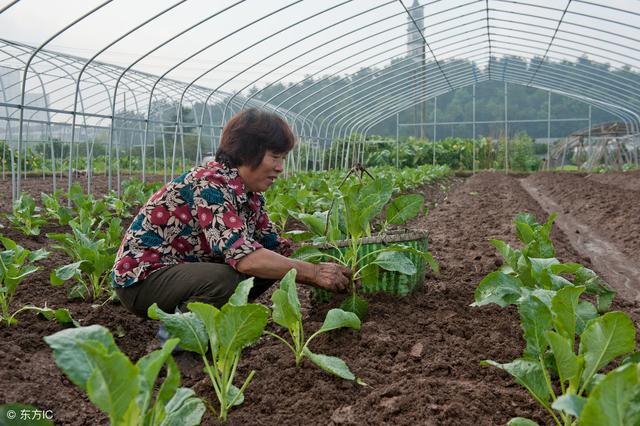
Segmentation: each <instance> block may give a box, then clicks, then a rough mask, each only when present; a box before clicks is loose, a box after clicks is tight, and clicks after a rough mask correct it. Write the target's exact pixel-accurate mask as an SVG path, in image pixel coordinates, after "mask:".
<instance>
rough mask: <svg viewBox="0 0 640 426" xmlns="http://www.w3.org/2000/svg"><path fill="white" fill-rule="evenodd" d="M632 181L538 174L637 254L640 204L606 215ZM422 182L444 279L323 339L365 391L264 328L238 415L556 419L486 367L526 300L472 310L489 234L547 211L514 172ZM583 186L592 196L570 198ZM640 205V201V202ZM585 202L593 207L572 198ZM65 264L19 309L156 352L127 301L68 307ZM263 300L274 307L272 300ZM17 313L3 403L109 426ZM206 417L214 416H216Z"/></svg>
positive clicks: (546, 186) (205, 388)
mask: <svg viewBox="0 0 640 426" xmlns="http://www.w3.org/2000/svg"><path fill="white" fill-rule="evenodd" d="M631 178H633V179H634V180H636V183H637V182H638V181H640V174H633V175H626V174H620V177H619V178H611V179H610V180H611V181H610V182H606V183H602V182H597V181H595V180H593V179H592V178H591V177H589V176H573V175H556V174H541V175H533V176H531V177H529V178H527V179H531V180H533V181H535V183H536V185H537V186H538V188H542V189H541V190H542V191H543V192H544V194H545V195H548V196H549V197H551V198H552V199H553V200H554V201H556V202H557V203H559V204H561V205H562V206H563V208H566V209H567V211H566V212H563V214H566V215H570V216H571V217H573V218H574V219H575V220H576V221H579V222H583V223H587V224H588V226H589V227H590V228H592V229H593V231H594V232H596V233H597V234H598V235H600V236H603V237H605V238H607V239H609V240H610V242H612V243H615V245H616V246H617V247H619V248H620V251H621V252H623V253H626V254H627V253H628V254H629V256H630V257H632V255H633V254H634V253H637V248H638V242H637V238H636V239H627V238H620V237H621V236H625V237H626V236H627V235H628V234H629V233H633V232H636V234H634V235H636V236H637V232H638V231H639V230H640V226H638V220H640V219H639V218H640V215H638V214H637V207H635V210H634V206H632V205H631V204H632V203H631V202H627V203H626V204H622V207H624V208H622V207H621V208H616V209H614V210H612V211H610V212H609V213H608V214H609V216H607V217H608V220H606V221H604V220H602V216H601V215H603V214H604V213H605V212H606V211H607V209H608V208H609V207H608V206H610V205H613V206H618V205H620V203H625V199H629V201H631V199H632V198H633V196H632V195H635V194H636V193H633V192H632V193H631V195H630V193H629V192H628V189H629V188H627V190H625V191H622V190H621V188H622V187H623V186H625V185H628V183H626V182H625V181H628V180H630V179H631ZM96 179H98V182H96V188H106V183H105V182H104V181H100V180H99V179H100V178H99V177H98V178H96ZM616 179H618V181H619V182H618V181H617V180H616ZM616 182H617V183H616ZM0 184H4V186H3V187H2V188H3V189H4V191H2V193H1V194H0V196H3V197H5V198H4V200H3V201H5V203H3V204H2V205H3V206H4V209H3V210H5V211H6V209H7V207H6V206H7V205H8V204H6V200H7V199H8V198H7V197H8V194H9V198H10V182H6V181H5V182H0ZM59 184H60V182H59ZM22 185H23V189H25V190H27V191H28V192H31V193H33V194H39V193H40V192H41V191H45V192H50V191H51V184H50V182H49V181H43V180H42V179H39V178H28V179H26V180H23V182H22ZM100 185H102V186H100ZM614 187H616V188H617V190H613V189H612V188H614ZM625 188H626V186H625ZM587 189H588V193H587V192H586V190H587ZM422 190H423V191H424V192H425V193H427V194H428V196H427V199H428V203H429V205H430V206H431V207H432V208H431V210H430V212H429V215H428V216H426V217H421V218H419V219H416V220H415V221H414V222H413V223H412V224H411V226H413V227H414V228H420V229H427V230H428V231H429V235H430V244H431V246H430V250H431V252H432V253H433V254H434V255H435V257H436V258H437V259H438V261H439V262H440V267H441V273H440V275H439V276H435V275H434V274H431V273H429V274H427V277H426V280H425V283H424V286H423V287H422V288H420V289H419V290H418V291H416V292H415V293H413V294H411V295H409V296H406V297H404V298H398V297H394V296H390V295H384V294H375V295H367V296H366V297H367V299H368V300H369V303H370V315H369V317H368V318H367V320H366V321H364V323H363V325H362V329H361V330H360V331H359V332H358V331H353V330H337V331H333V332H330V333H327V334H324V335H321V336H320V337H318V338H317V339H316V340H315V341H314V343H313V344H312V348H311V349H312V350H313V351H314V352H316V353H322V354H327V355H334V356H339V357H341V358H342V359H344V360H345V361H346V362H347V364H348V365H349V367H350V368H351V370H352V371H353V372H354V373H355V374H356V375H357V376H359V377H360V378H362V380H363V381H364V382H366V383H367V386H360V385H358V384H355V383H352V382H347V381H343V380H340V379H337V378H334V377H332V376H329V375H327V374H326V373H324V372H322V371H321V370H320V369H318V368H317V367H315V366H314V365H312V364H311V363H310V362H309V361H303V363H302V365H301V367H300V368H296V367H295V364H294V359H293V355H292V354H291V353H290V352H288V349H287V348H285V347H284V346H283V345H281V344H280V343H279V342H278V341H277V340H275V339H274V338H271V337H265V338H263V339H261V341H260V342H259V343H258V344H256V345H255V346H253V347H251V348H248V349H246V350H245V352H244V353H243V359H242V361H241V364H240V367H239V372H238V374H239V377H241V378H244V377H246V375H247V374H248V373H249V372H250V371H251V370H256V374H255V377H254V379H253V381H252V383H251V385H250V386H249V387H248V389H247V391H246V392H245V402H244V404H243V405H242V406H240V407H238V408H236V409H234V410H232V411H231V413H230V416H229V421H228V424H231V425H246V424H252V425H253V424H256V425H262V424H265V425H267V424H269V425H271V424H282V425H289V424H292V425H293V424H296V425H297V424H305V425H316V424H318V425H320V424H321V425H326V424H372V425H377V424H399V425H415V424H421V425H469V424H475V425H497V424H506V422H507V421H508V420H509V419H510V418H512V417H516V416H521V417H528V418H531V419H533V420H535V421H537V422H539V423H540V424H541V425H543V424H550V423H549V419H548V416H547V415H546V413H545V412H544V411H543V410H541V409H540V408H538V406H537V404H536V403H535V402H534V401H533V399H532V398H531V397H530V396H529V395H528V394H527V393H526V391H524V390H523V388H521V387H520V386H519V385H517V384H516V383H515V382H514V381H513V380H512V379H511V378H510V377H509V376H508V375H507V374H506V373H503V372H501V371H499V370H497V369H494V368H490V367H481V366H480V365H479V363H480V361H481V360H484V359H493V360H495V361H499V362H507V361H510V360H512V359H514V358H516V357H518V356H519V355H520V354H521V353H522V350H523V348H524V344H523V340H522V337H521V334H522V333H521V330H520V327H519V320H518V316H517V312H516V311H515V309H513V308H506V309H505V308H499V307H497V306H486V307H482V308H472V307H470V306H469V305H470V304H471V303H472V302H473V291H474V289H475V287H476V286H477V284H478V283H479V281H480V280H481V279H482V278H483V277H484V276H485V275H486V274H487V273H489V272H492V271H494V270H495V269H496V268H497V267H498V266H499V265H500V264H501V260H500V258H499V256H498V255H497V253H496V251H495V249H494V248H493V247H492V246H491V245H490V244H489V243H488V240H489V239H490V238H499V239H502V240H505V241H507V242H509V243H510V244H513V245H516V246H518V244H517V241H516V239H515V234H514V232H513V225H512V220H513V218H514V217H515V215H516V214H517V213H519V212H522V211H528V212H531V213H533V214H534V215H535V216H536V217H537V218H538V220H539V221H543V220H546V218H547V213H546V212H545V211H544V209H543V207H542V206H541V205H540V204H539V203H538V202H537V201H536V200H535V199H534V198H532V197H531V196H530V195H529V193H528V192H527V191H525V189H523V187H522V185H521V183H520V179H519V178H518V177H515V176H510V175H504V174H499V173H480V174H476V175H474V176H471V177H468V178H466V179H462V178H454V179H451V180H449V181H448V182H447V184H446V185H443V186H440V185H439V184H435V185H434V186H431V187H429V188H422ZM443 190H446V191H447V192H446V193H443V192H442V191H443ZM583 190H584V191H585V192H582V191H583ZM574 192H575V193H577V194H584V195H582V196H578V195H575V196H572V195H571V194H573V193H574ZM624 194H626V196H625V195H624ZM587 195H588V196H589V198H588V199H587V198H586V197H587ZM565 197H566V198H567V199H568V200H567V201H565V200H564V199H565ZM570 197H573V198H570ZM569 200H570V201H569ZM635 200H636V204H637V200H638V198H635ZM587 202H588V203H589V205H590V208H587V207H584V206H583V207H579V206H576V205H575V203H587ZM563 203H567V204H563ZM634 215H635V216H634ZM613 222H615V223H617V224H619V225H620V226H622V225H623V224H626V225H625V226H626V231H625V232H622V231H620V230H618V229H617V228H616V227H613V226H611V223H613ZM61 229H62V228H60V227H57V226H46V227H45V228H44V229H43V232H42V234H41V236H39V237H34V238H26V237H24V236H21V235H20V234H18V233H16V232H15V231H13V230H11V229H8V228H5V229H3V230H2V233H3V234H4V235H7V236H9V237H10V238H12V239H15V240H16V241H18V242H19V243H20V244H22V245H23V246H25V247H27V248H31V249H35V248H38V247H41V246H43V245H49V244H50V241H49V240H48V239H47V238H46V237H45V236H44V235H45V234H46V233H47V232H57V231H60V230H61ZM552 238H553V239H554V242H555V245H556V249H557V255H558V257H559V258H560V259H561V260H563V261H576V262H580V263H582V264H584V265H585V266H587V267H593V265H592V263H591V259H590V258H589V257H588V255H585V254H584V253H581V252H580V251H579V250H577V249H575V248H574V247H573V246H572V245H571V242H570V239H569V238H568V237H567V235H565V234H564V233H563V232H562V231H561V230H560V229H559V228H555V229H554V231H553V233H552ZM636 259H637V258H636ZM67 261H68V259H66V258H65V256H64V255H62V254H58V253H55V252H54V254H53V255H52V256H51V257H49V258H48V259H46V260H44V261H43V262H42V266H43V267H44V268H43V270H41V271H39V272H37V273H36V274H34V275H32V276H31V277H30V278H29V279H28V280H27V281H26V282H25V283H23V285H22V286H21V287H20V288H19V289H18V292H17V294H16V297H15V298H14V300H13V303H12V311H14V310H16V309H17V308H18V307H20V306H23V305H24V304H26V303H33V304H35V305H38V306H42V305H44V304H45V303H46V304H47V305H48V306H49V307H54V308H57V307H67V308H68V309H69V310H70V311H71V313H72V315H73V316H74V318H76V319H78V320H80V321H81V323H82V324H83V325H89V324H101V325H104V326H106V327H108V328H109V329H110V330H112V332H113V333H114V335H115V338H116V342H117V344H118V345H119V346H120V348H121V349H122V350H123V351H124V352H125V353H126V354H127V355H128V356H129V357H130V358H131V359H133V360H136V359H138V358H140V357H141V356H143V355H144V354H146V353H148V352H149V351H151V350H153V349H154V348H156V347H157V345H158V342H157V340H156V339H155V332H156V329H157V325H158V324H157V323H156V322H154V321H151V320H145V319H141V318H138V317H136V316H134V315H132V314H130V313H128V312H127V311H126V310H125V309H124V308H123V307H122V306H121V305H119V304H117V303H109V302H108V303H105V304H102V305H98V306H92V305H91V304H90V303H88V302H79V301H75V302H69V301H67V300H66V296H65V289H64V288H54V287H51V285H50V284H49V273H50V271H51V269H52V268H54V267H55V266H59V265H61V264H64V263H66V262H67ZM596 271H597V272H598V270H597V269H596ZM611 284H612V285H615V284H616V283H614V282H612V283H611ZM301 295H302V296H301V299H302V303H303V312H304V320H305V328H306V331H307V334H309V332H311V331H313V330H316V329H317V328H318V327H319V326H320V325H321V323H322V320H323V318H324V314H325V312H326V311H327V309H328V308H329V307H330V306H333V305H331V304H319V303H315V302H313V301H311V300H310V299H309V297H308V291H306V290H303V291H301ZM261 301H262V302H263V303H266V304H269V299H268V295H265V296H263V298H262V299H261ZM336 303H337V302H336ZM614 308H615V309H621V310H624V311H625V312H627V313H629V314H630V315H631V316H632V318H633V319H634V321H635V322H636V323H637V322H638V319H639V318H640V305H638V304H637V303H635V302H632V301H627V300H624V299H622V298H618V299H616V301H615V302H614ZM18 320H19V321H20V322H19V324H18V325H16V326H12V327H9V328H6V327H3V328H0V388H1V389H3V392H2V394H1V395H0V404H3V403H7V402H21V403H29V404H34V405H36V406H38V407H39V408H41V409H46V410H52V411H53V413H54V417H55V421H56V423H57V424H65V425H101V424H108V420H107V418H106V416H104V415H103V414H102V413H101V412H100V411H99V410H97V409H96V408H95V407H94V406H93V404H91V403H90V402H89V401H88V399H87V398H86V396H85V395H84V393H83V392H82V391H80V390H79V389H77V388H76V387H75V386H74V385H73V384H71V383H70V382H69V380H68V379H67V378H66V377H65V376H64V375H63V374H62V373H61V372H60V371H59V370H58V368H57V367H56V366H55V363H54V361H53V358H52V356H51V351H50V349H49V347H48V346H47V345H46V344H45V343H44V341H43V337H44V336H47V335H49V334H52V333H55V332H56V331H59V330H60V329H62V326H60V325H58V324H56V323H54V322H47V321H45V320H43V319H40V318H38V317H36V316H34V315H32V314H30V313H24V314H21V315H20V316H19V317H18ZM270 327H271V329H272V330H274V331H276V332H282V330H279V329H278V328H277V327H274V326H272V325H270ZM175 358H176V361H177V362H178V365H179V366H180V369H181V372H182V384H183V386H188V387H192V388H193V389H194V390H195V391H196V393H197V394H198V395H199V396H201V397H203V398H206V399H208V400H209V401H211V402H213V401H215V395H214V393H213V389H212V387H211V385H210V383H209V382H208V379H207V378H206V377H205V374H204V373H203V372H202V365H201V362H200V360H199V358H198V357H197V356H195V355H194V354H190V353H178V354H176V355H175ZM214 405H215V404H214ZM0 423H1V421H0ZM203 424H207V425H211V424H217V421H216V420H215V419H214V417H213V416H212V415H210V414H209V413H207V414H206V415H205V418H204V421H203Z"/></svg>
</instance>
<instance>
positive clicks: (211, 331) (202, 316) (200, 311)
mask: <svg viewBox="0 0 640 426" xmlns="http://www.w3.org/2000/svg"><path fill="white" fill-rule="evenodd" d="M187 309H189V310H190V311H191V312H193V313H194V314H195V315H196V316H197V317H198V319H199V320H200V321H202V323H203V324H204V327H205V329H206V330H207V336H209V345H210V346H211V347H212V348H214V351H215V350H216V347H217V346H216V345H217V344H218V336H217V334H216V326H215V317H216V314H217V313H218V312H220V310H219V309H218V308H216V307H215V306H213V305H210V304H208V303H202V302H191V303H189V304H187Z"/></svg>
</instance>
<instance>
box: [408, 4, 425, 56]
mask: <svg viewBox="0 0 640 426" xmlns="http://www.w3.org/2000/svg"><path fill="white" fill-rule="evenodd" d="M409 14H410V15H411V17H409V16H407V55H408V56H410V57H412V58H414V60H415V61H416V62H418V63H420V64H422V63H423V62H424V39H423V38H422V35H421V34H420V32H419V31H417V29H416V25H417V26H418V27H419V28H420V31H424V6H421V5H420V2H419V1H418V0H413V4H412V5H411V8H409ZM411 18H413V19H411ZM414 22H415V23H414ZM420 53H422V54H420Z"/></svg>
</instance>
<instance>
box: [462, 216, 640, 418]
mask: <svg viewBox="0 0 640 426" xmlns="http://www.w3.org/2000/svg"><path fill="white" fill-rule="evenodd" d="M554 220H555V214H554V215H552V216H551V217H550V218H549V220H548V221H547V222H546V223H545V224H543V225H540V224H538V223H536V222H535V220H534V218H533V216H532V215H530V214H520V215H518V216H517V217H516V219H515V226H516V235H517V237H518V239H519V240H520V241H521V242H522V243H523V244H524V247H523V248H522V249H514V248H512V247H511V246H509V245H508V244H506V243H505V242H503V241H500V240H492V241H491V243H492V244H493V245H494V246H495V247H496V248H497V249H498V252H499V253H500V254H501V255H502V257H503V259H504V264H503V266H502V267H501V268H500V269H499V270H498V271H496V272H492V273H490V274H489V275H487V276H486V277H485V278H484V279H483V280H482V281H481V282H480V284H479V285H478V287H477V289H476V291H475V303H474V304H473V305H472V306H483V305H487V304H497V305H499V306H501V307H506V306H510V305H515V306H516V307H517V309H518V313H519V315H520V321H521V327H522V330H523V337H524V340H525V342H526V347H525V349H524V353H523V354H522V356H521V357H519V358H517V359H515V360H513V361H511V362H508V363H498V362H495V361H491V360H486V361H483V362H482V364H483V365H488V366H494V367H497V368H500V369H502V370H504V371H506V372H508V373H509V374H510V375H512V376H513V377H514V378H515V379H516V381H517V382H518V383H519V384H520V385H522V386H523V387H524V388H525V389H526V390H527V391H528V392H529V393H530V394H531V396H532V397H533V398H534V400H535V401H536V402H537V403H539V404H540V405H541V406H542V407H543V408H544V409H545V410H546V411H547V413H548V414H549V416H550V417H551V419H552V420H553V422H554V423H555V424H557V425H574V424H579V425H598V426H605V425H635V424H638V422H639V421H640V414H639V413H640V399H638V395H640V364H639V363H638V361H640V353H638V352H635V350H636V329H635V326H634V324H633V321H632V320H631V318H630V317H629V316H628V315H627V314H625V313H624V312H620V311H614V312H607V311H608V309H609V307H610V305H611V302H612V300H613V297H614V294H615V292H614V291H613V290H612V289H611V287H609V285H608V284H607V283H606V282H604V281H603V280H602V279H601V278H600V277H598V276H597V275H596V274H595V273H594V272H593V271H592V270H590V269H588V268H585V267H584V266H582V265H580V264H578V263H561V262H560V261H559V260H558V259H557V258H556V257H555V256H556V253H555V249H554V246H553V243H552V241H551V239H550V237H549V235H550V232H551V227H552V225H553V222H554ZM583 296H587V297H583ZM592 302H595V303H592ZM576 343H577V344H576ZM576 347H577V353H576V351H575V348H576ZM623 356H626V358H624V359H623V360H622V361H621V362H620V364H619V366H618V367H617V368H613V367H614V366H615V365H614V363H613V362H614V361H615V360H616V359H617V358H620V357H623ZM602 370H610V371H609V372H608V373H607V374H603V373H601V371H602ZM509 424H510V425H516V426H533V425H537V423H536V422H534V421H533V420H530V419H525V418H521V417H516V418H513V419H511V421H510V422H509Z"/></svg>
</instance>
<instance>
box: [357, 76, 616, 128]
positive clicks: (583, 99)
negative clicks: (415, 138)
mask: <svg viewBox="0 0 640 426" xmlns="http://www.w3.org/2000/svg"><path fill="white" fill-rule="evenodd" d="M507 82H510V83H511V84H518V85H522V86H524V85H525V84H524V83H519V82H517V81H507ZM474 83H475V82H470V83H469V84H467V86H468V85H471V84H474ZM464 87H466V86H464ZM532 87H535V86H532ZM461 88H462V87H461ZM536 88H538V89H540V90H550V91H553V92H554V93H557V94H560V95H564V96H569V97H573V98H574V99H577V100H579V101H581V102H584V103H588V104H593V105H595V106H597V107H598V108H600V109H602V110H605V111H607V112H610V113H612V114H614V115H617V116H619V117H621V118H622V117H624V115H626V114H623V112H622V111H621V110H620V108H619V107H616V106H615V105H606V104H602V103H601V102H599V101H594V100H592V99H589V98H586V97H579V96H576V95H573V94H570V93H569V92H562V91H559V90H552V89H548V88H546V87H545V88H542V87H536ZM446 92H447V91H446V90H443V91H441V92H439V93H437V94H435V96H437V95H440V94H443V93H446ZM430 97H431V96H430ZM427 99H429V98H426V99H425V98H421V97H420V96H419V95H416V96H414V97H413V98H412V101H413V102H410V105H409V106H412V105H413V104H417V103H420V102H424V101H425V100H427ZM402 105H406V103H402ZM385 109H386V108H382V109H381V110H382V111H384V110H385ZM403 109H404V106H403V107H401V108H394V111H393V113H391V114H390V115H388V116H387V117H384V118H383V119H386V118H388V117H390V116H392V115H393V114H395V113H396V112H399V111H402V110H403ZM625 112H626V113H628V111H625ZM627 119H629V117H627ZM357 120H358V118H355V119H354V120H353V121H357ZM625 121H626V120H625Z"/></svg>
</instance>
